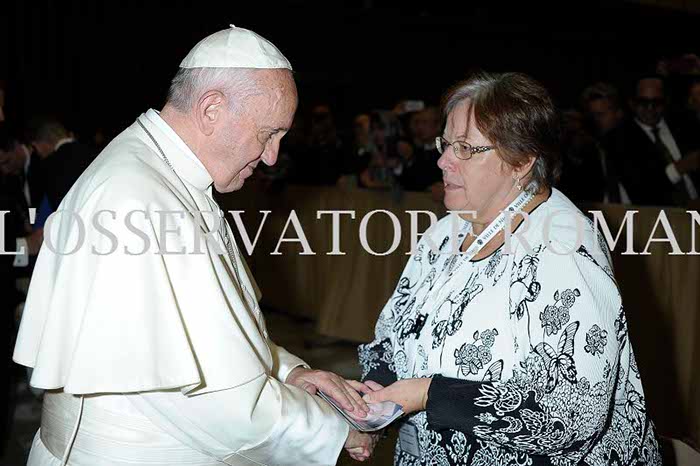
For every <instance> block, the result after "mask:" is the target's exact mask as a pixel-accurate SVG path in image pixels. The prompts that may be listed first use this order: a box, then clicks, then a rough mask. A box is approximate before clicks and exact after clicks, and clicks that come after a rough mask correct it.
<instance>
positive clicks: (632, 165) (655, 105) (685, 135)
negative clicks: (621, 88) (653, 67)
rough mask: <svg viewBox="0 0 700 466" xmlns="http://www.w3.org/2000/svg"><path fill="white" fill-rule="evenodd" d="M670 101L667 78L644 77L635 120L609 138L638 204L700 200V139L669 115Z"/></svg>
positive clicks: (637, 90) (638, 88) (609, 146)
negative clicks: (668, 99) (698, 174)
mask: <svg viewBox="0 0 700 466" xmlns="http://www.w3.org/2000/svg"><path fill="white" fill-rule="evenodd" d="M666 104H667V96H666V93H665V90H664V82H663V80H662V79H661V78H658V77H645V78H642V79H639V80H638V81H637V82H636V85H635V88H634V93H633V96H632V98H631V99H630V101H629V105H630V108H631V110H632V118H631V119H629V120H627V121H625V122H624V123H623V124H622V125H620V127H618V128H616V129H615V130H613V131H611V132H610V134H609V137H607V138H606V140H605V142H604V144H605V149H606V152H607V153H608V154H610V156H611V157H612V158H613V160H615V162H616V163H617V164H618V167H617V172H618V175H619V177H620V181H621V183H622V185H623V186H624V187H625V189H626V191H627V194H628V195H629V198H630V200H631V202H632V204H637V205H676V206H683V205H685V204H687V203H688V202H689V201H691V200H695V199H697V198H698V188H699V187H700V185H699V184H698V183H697V180H696V179H694V177H695V174H696V173H697V171H698V162H699V160H700V152H698V150H699V149H700V139H699V138H698V134H697V132H696V131H694V130H693V128H692V126H691V125H689V124H688V123H687V122H682V121H677V120H672V119H671V118H668V117H667V115H666Z"/></svg>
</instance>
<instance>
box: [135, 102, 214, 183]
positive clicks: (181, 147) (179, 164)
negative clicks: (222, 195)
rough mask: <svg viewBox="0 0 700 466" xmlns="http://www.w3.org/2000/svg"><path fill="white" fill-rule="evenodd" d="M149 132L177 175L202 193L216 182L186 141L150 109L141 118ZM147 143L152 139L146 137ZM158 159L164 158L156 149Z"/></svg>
mask: <svg viewBox="0 0 700 466" xmlns="http://www.w3.org/2000/svg"><path fill="white" fill-rule="evenodd" d="M139 121H141V123H143V124H144V126H145V127H146V128H148V131H150V132H151V134H152V135H153V137H154V138H155V139H156V141H158V144H159V145H160V147H161V149H163V152H165V155H166V156H167V157H168V160H170V163H171V164H172V165H173V168H174V169H175V172H176V173H177V175H178V176H179V177H180V178H182V179H183V180H186V181H187V182H188V183H190V184H191V185H192V186H194V187H195V188H197V189H199V190H200V191H207V190H208V188H209V187H210V186H211V184H212V183H213V182H214V180H213V179H212V177H211V175H210V174H209V172H208V171H207V169H206V168H205V167H204V164H202V162H201V161H200V160H199V159H198V158H197V156H196V155H195V154H194V152H192V149H190V148H189V147H188V146H187V144H185V141H183V140H182V138H181V137H180V136H178V135H177V133H176V132H175V131H174V130H173V129H172V128H171V127H170V126H169V125H168V124H167V123H166V122H165V120H163V119H162V118H161V117H160V115H159V114H158V112H157V111H155V110H153V109H149V110H148V111H147V112H146V113H144V114H143V115H141V116H140V117H139ZM145 138H146V140H147V141H149V142H150V138H149V137H148V136H147V135H145ZM155 150H156V153H157V154H158V157H162V155H161V154H160V152H158V149H157V148H156V149H155Z"/></svg>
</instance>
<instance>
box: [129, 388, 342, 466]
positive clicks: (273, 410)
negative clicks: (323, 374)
mask: <svg viewBox="0 0 700 466" xmlns="http://www.w3.org/2000/svg"><path fill="white" fill-rule="evenodd" d="M128 396H129V399H130V400H131V401H132V403H133V404H134V406H135V407H136V408H137V409H138V410H139V411H141V412H142V413H143V414H144V415H145V416H147V417H148V418H150V419H151V421H152V422H153V423H154V424H156V425H157V426H158V427H160V428H161V429H163V430H164V431H165V432H167V433H168V434H170V435H172V436H173V437H175V438H176V439H178V440H179V441H181V442H182V443H184V444H186V445H189V446H190V447H191V448H193V449H195V450H198V451H200V452H202V453H204V454H206V455H209V456H211V457H214V458H216V459H217V460H219V461H223V462H225V463H226V462H231V463H234V464H241V463H243V464H248V462H250V464H251V465H253V464H263V465H278V466H287V465H288V466H299V465H309V466H312V465H334V464H336V461H337V459H338V455H339V453H340V449H341V448H342V445H343V444H344V442H345V438H346V437H347V435H348V429H349V427H348V425H347V424H346V423H345V421H343V420H342V419H341V418H340V416H338V415H336V414H335V413H333V410H332V408H331V407H330V406H329V405H327V404H326V403H325V402H324V401H322V400H321V399H320V398H318V397H315V396H311V395H309V394H308V393H306V392H305V391H303V390H301V389H299V388H297V387H292V386H290V385H285V384H283V383H281V382H279V381H278V380H276V379H275V378H272V377H268V376H266V375H262V376H260V377H258V378H257V379H255V380H252V381H250V382H249V383H247V384H245V385H241V386H239V387H236V388H231V389H228V390H222V391H218V392H210V393H205V394H202V395H197V396H186V395H183V394H182V392H181V391H179V390H168V391H156V392H144V393H139V394H134V395H128Z"/></svg>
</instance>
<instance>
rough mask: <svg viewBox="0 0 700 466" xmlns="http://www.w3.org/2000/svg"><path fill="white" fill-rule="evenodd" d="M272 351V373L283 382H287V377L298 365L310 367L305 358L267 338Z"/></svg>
mask: <svg viewBox="0 0 700 466" xmlns="http://www.w3.org/2000/svg"><path fill="white" fill-rule="evenodd" d="M267 343H268V346H269V347H270V353H271V354H272V374H273V375H274V376H275V377H276V378H277V380H280V381H281V382H286V381H287V377H289V374H290V373H291V372H292V370H293V369H294V368H296V367H305V368H307V369H309V368H310V367H309V365H308V364H306V362H304V360H303V359H301V358H299V357H297V356H294V355H293V354H292V353H290V352H289V351H287V350H286V349H284V348H282V347H281V346H277V345H276V344H275V342H274V341H272V340H270V339H269V338H268V339H267Z"/></svg>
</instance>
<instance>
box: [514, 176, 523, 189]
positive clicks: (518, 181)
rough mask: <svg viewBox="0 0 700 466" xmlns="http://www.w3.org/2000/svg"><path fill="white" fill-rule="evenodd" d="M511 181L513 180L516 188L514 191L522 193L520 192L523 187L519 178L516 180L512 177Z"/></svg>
mask: <svg viewBox="0 0 700 466" xmlns="http://www.w3.org/2000/svg"><path fill="white" fill-rule="evenodd" d="M513 179H514V180H515V187H516V189H517V190H518V191H522V190H523V185H522V184H520V178H516V176H515V175H513Z"/></svg>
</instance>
